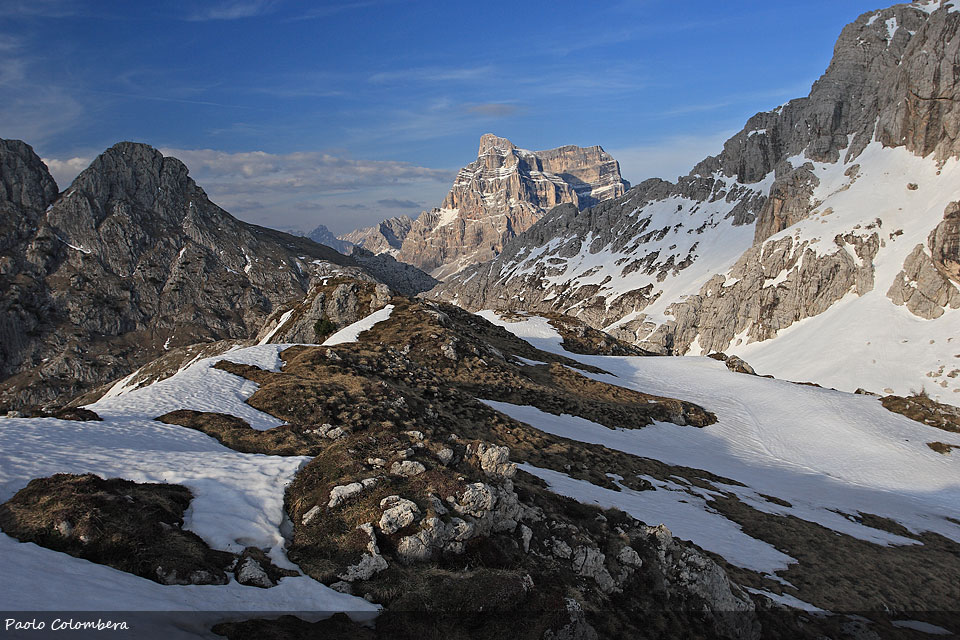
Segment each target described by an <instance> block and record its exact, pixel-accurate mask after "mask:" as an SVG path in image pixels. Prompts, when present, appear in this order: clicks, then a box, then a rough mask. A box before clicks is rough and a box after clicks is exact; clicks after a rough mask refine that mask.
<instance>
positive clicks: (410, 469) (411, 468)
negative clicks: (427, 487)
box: [390, 460, 427, 478]
mask: <svg viewBox="0 0 960 640" xmlns="http://www.w3.org/2000/svg"><path fill="white" fill-rule="evenodd" d="M426 470H427V468H426V467H424V466H423V464H422V463H420V462H417V461H415V460H403V461H402V462H394V463H393V464H392V465H390V474H391V475H394V476H402V477H404V478H412V477H414V476H418V475H420V474H421V473H423V472H424V471H426Z"/></svg>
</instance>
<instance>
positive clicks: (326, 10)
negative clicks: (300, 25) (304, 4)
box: [289, 0, 401, 20]
mask: <svg viewBox="0 0 960 640" xmlns="http://www.w3.org/2000/svg"><path fill="white" fill-rule="evenodd" d="M400 1H401V0H353V1H352V2H326V3H324V5H323V6H320V7H313V8H311V9H308V10H307V11H305V12H303V13H300V14H297V15H295V16H293V17H292V18H289V19H290V20H315V19H317V18H326V17H329V16H332V15H335V14H338V13H343V12H344V11H354V10H357V9H366V8H368V7H379V6H383V5H388V4H396V3H397V2H400Z"/></svg>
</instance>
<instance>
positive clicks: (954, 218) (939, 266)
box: [887, 202, 960, 319]
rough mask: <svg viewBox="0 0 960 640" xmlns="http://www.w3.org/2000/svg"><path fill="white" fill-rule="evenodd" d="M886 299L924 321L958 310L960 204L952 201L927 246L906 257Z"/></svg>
mask: <svg viewBox="0 0 960 640" xmlns="http://www.w3.org/2000/svg"><path fill="white" fill-rule="evenodd" d="M887 297H888V298H890V300H891V301H892V302H893V303H894V304H896V305H906V307H907V309H909V310H910V312H911V313H913V314H914V315H916V316H920V317H921V318H926V319H932V318H939V317H940V316H942V315H943V313H944V309H946V308H947V307H952V308H954V309H960V203H957V202H951V203H950V204H949V205H948V206H947V208H946V210H945V211H944V213H943V222H941V223H940V224H938V225H937V226H936V227H934V229H933V231H931V232H930V235H929V236H928V238H927V246H926V247H924V246H923V245H922V244H918V245H917V246H916V247H915V248H914V250H913V251H912V252H911V253H910V255H909V256H907V259H906V260H905V261H904V263H903V270H902V271H901V272H900V273H899V274H898V275H897V277H896V278H895V279H894V281H893V284H892V285H891V286H890V289H889V290H888V291H887Z"/></svg>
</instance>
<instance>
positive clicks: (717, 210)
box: [429, 2, 960, 353]
mask: <svg viewBox="0 0 960 640" xmlns="http://www.w3.org/2000/svg"><path fill="white" fill-rule="evenodd" d="M938 7H939V5H938V4H936V3H933V4H931V3H928V2H915V3H913V4H900V5H896V6H893V7H890V8H888V9H883V10H881V11H875V12H871V13H868V14H864V15H863V16H860V17H859V18H858V19H857V20H856V21H854V22H853V23H852V24H850V25H848V26H847V27H846V28H844V30H843V32H842V33H841V35H840V37H839V39H838V41H837V44H836V48H835V50H834V56H833V59H832V61H831V63H830V66H829V67H828V69H827V70H826V72H825V73H824V74H823V76H822V77H821V78H820V79H819V80H818V81H817V82H816V83H815V84H814V85H813V87H812V89H811V91H810V94H809V96H807V97H805V98H800V99H796V100H791V101H790V102H788V103H787V104H785V105H782V106H781V107H778V108H776V109H774V110H772V111H769V112H764V113H758V114H756V115H755V116H753V117H752V118H750V119H749V120H748V121H747V123H746V126H745V127H744V128H743V130H742V131H741V132H739V133H738V134H736V135H735V136H733V137H732V138H731V139H730V140H728V141H727V142H726V143H725V144H724V148H723V151H722V152H721V153H720V154H718V155H717V156H714V157H709V158H707V159H705V160H704V161H702V162H701V163H699V164H698V165H697V166H696V167H694V169H693V170H692V171H691V172H690V174H689V175H687V176H684V177H681V178H679V179H678V181H677V182H676V183H675V184H674V183H670V182H665V181H663V180H659V179H650V180H647V181H645V182H643V183H641V184H639V185H637V186H635V187H634V188H633V189H631V190H630V191H629V192H627V193H626V194H624V195H623V196H621V197H619V198H615V199H613V200H609V201H606V202H603V203H601V204H599V205H597V206H594V207H592V208H590V209H587V210H585V211H582V212H581V211H578V210H577V208H576V207H575V206H571V205H569V204H563V205H560V206H557V207H555V208H554V209H553V210H551V211H550V212H549V213H548V214H547V215H546V216H545V217H544V218H543V219H541V220H540V221H539V222H537V223H536V224H534V225H533V226H532V227H531V228H530V229H528V230H527V231H526V232H523V233H521V234H520V235H518V236H517V237H516V238H514V239H512V240H510V241H508V242H507V243H506V244H505V245H504V247H503V250H502V252H501V254H500V255H499V256H498V257H497V258H495V259H493V260H491V261H489V262H487V263H484V264H481V265H478V266H475V267H470V268H467V269H465V270H463V271H461V272H460V273H458V274H456V275H455V276H452V277H451V278H449V279H447V280H446V281H445V282H444V283H443V284H441V285H439V286H438V287H436V288H435V289H434V290H433V291H431V292H430V294H429V295H430V296H431V297H436V298H441V299H445V300H448V301H451V302H455V303H456V304H458V305H460V306H462V307H464V308H467V309H470V310H478V309H498V310H529V311H561V312H564V313H568V314H570V315H573V316H576V317H578V318H580V319H581V320H583V321H584V322H586V323H587V324H589V325H591V326H593V327H596V328H598V329H606V330H608V331H609V332H610V333H612V334H613V335H614V336H616V337H618V338H620V339H622V340H626V341H629V342H635V343H637V344H639V345H640V346H642V347H644V348H645V349H648V350H651V351H656V352H660V353H685V352H686V351H687V350H688V349H689V348H690V346H691V345H694V344H699V346H700V347H701V348H702V349H703V352H704V353H706V352H707V351H711V350H723V349H725V348H728V347H730V346H731V343H732V342H734V341H735V337H736V340H749V341H754V340H766V339H769V338H772V337H774V336H776V335H777V332H778V331H779V330H780V329H783V328H785V327H787V326H790V325H791V324H793V323H794V322H797V321H798V320H801V319H803V318H807V317H811V316H814V315H817V314H820V313H822V312H823V311H825V310H826V309H828V308H829V307H830V306H831V305H832V304H833V303H834V302H836V301H837V300H839V299H840V298H842V297H843V296H844V295H846V294H847V293H848V292H850V291H853V292H855V293H856V294H858V295H863V294H864V293H866V292H868V291H871V290H872V289H873V288H874V277H875V274H874V269H873V264H872V260H873V259H874V257H875V256H876V255H877V252H878V250H879V249H880V246H881V245H882V244H883V242H884V241H885V237H886V235H887V234H886V232H885V233H884V234H882V236H883V237H881V234H880V232H879V230H878V229H879V227H880V222H879V221H877V222H876V223H871V224H865V225H863V227H864V228H861V225H859V224H858V225H857V226H856V227H853V226H851V228H850V229H848V230H846V231H844V232H843V233H841V234H839V235H837V237H836V238H826V237H825V238H821V240H822V242H821V244H820V245H818V246H817V247H812V246H809V245H807V246H805V245H804V241H802V240H799V239H795V238H784V237H782V236H783V234H780V235H779V236H777V238H771V236H773V235H774V234H777V233H778V232H780V231H783V230H784V229H787V228H790V227H791V226H792V225H795V224H796V223H797V222H799V221H802V220H805V219H807V218H809V217H810V216H812V215H816V214H819V215H821V216H822V217H825V216H828V215H830V214H831V213H832V211H831V210H830V209H824V208H823V206H822V203H821V202H818V201H817V200H816V199H815V198H814V193H815V190H816V189H818V188H820V187H821V181H820V178H818V176H817V171H819V169H817V168H816V165H815V164H814V163H837V162H844V163H847V164H849V167H848V168H847V173H846V178H847V182H846V184H844V185H841V186H840V187H839V190H840V191H842V190H845V189H848V188H849V187H850V185H852V184H853V183H854V182H855V181H856V180H858V179H863V178H862V175H861V170H860V166H859V165H858V164H855V163H856V161H857V159H858V158H859V157H860V155H861V154H862V152H863V150H864V149H865V148H866V147H867V145H868V144H870V142H871V141H874V140H878V141H880V142H882V143H883V144H884V145H887V146H902V147H904V148H905V149H907V150H908V151H910V152H912V153H914V154H917V155H928V154H932V155H931V157H933V158H936V159H938V160H942V159H944V158H946V157H951V156H955V155H957V153H958V152H960V146H958V144H960V143H958V142H957V140H958V136H957V133H958V130H960V128H958V126H960V120H958V117H960V116H958V111H957V107H956V104H957V95H956V94H957V82H960V80H958V77H957V74H956V73H955V70H954V69H953V67H952V66H951V65H952V62H951V61H953V60H955V58H956V56H957V52H958V50H960V14H958V13H957V12H950V11H948V10H947V8H938ZM870 179H878V180H882V179H883V178H882V177H880V176H872V177H871V178H870ZM912 188H913V189H916V186H915V185H914V186H913V187H912ZM838 192H839V191H838ZM744 225H753V226H754V227H753V246H752V247H751V246H750V244H749V242H744V243H743V245H741V246H740V247H738V248H737V249H736V252H735V253H733V252H731V254H730V257H729V261H728V262H726V265H733V266H732V268H730V269H729V271H726V272H725V273H724V274H723V275H714V274H715V273H716V272H715V271H710V270H707V269H713V268H715V267H709V266H707V267H701V266H699V265H700V264H702V263H705V262H706V261H705V260H704V256H707V255H709V256H710V259H711V260H715V256H716V255H717V252H718V251H723V250H724V247H727V246H730V245H729V242H728V241H727V240H725V238H729V237H741V236H739V232H737V231H736V229H737V227H742V226H744ZM958 225H960V223H958V222H957V218H956V214H955V213H954V214H951V215H948V216H947V217H945V220H944V222H943V223H942V224H941V225H940V226H939V227H937V230H935V231H934V233H933V235H932V236H931V240H930V241H929V242H928V247H927V254H926V255H927V259H926V262H924V261H922V260H919V259H914V260H913V261H912V262H911V264H910V265H905V275H904V278H905V279H902V282H901V283H900V284H899V285H895V286H894V288H893V289H891V294H890V295H891V298H894V299H897V300H901V301H903V302H905V303H907V304H908V308H910V305H911V304H912V305H913V308H914V309H917V311H915V312H918V313H921V314H926V315H930V316H931V317H933V315H935V314H936V311H935V309H937V308H939V309H942V308H943V306H944V304H952V303H951V302H950V300H952V298H951V297H950V296H952V295H953V294H952V293H951V291H953V289H950V288H949V287H948V286H947V285H946V284H945V283H948V282H950V281H952V282H957V274H958V271H960V262H958V257H960V256H958V248H957V247H958V243H960V241H958V240H957V237H958V233H957V227H958ZM721 239H723V240H721ZM831 240H832V244H831ZM824 245H826V246H827V247H829V249H824ZM734 246H735V245H734ZM931 251H932V252H933V253H931ZM603 254H606V255H603ZM738 255H739V258H737V256H738ZM585 262H590V263H594V264H602V265H603V266H602V267H600V266H598V267H594V268H593V270H586V269H585V268H581V267H580V265H581V264H583V263H585ZM921 263H923V264H925V265H926V267H925V268H923V269H921V266H922V265H921ZM726 265H725V266H724V267H723V269H727V268H728V266H726ZM907 267H909V268H907ZM691 274H694V275H691ZM934 274H939V276H938V277H935V276H934ZM711 276H712V277H711ZM918 277H919V278H920V279H921V280H922V281H923V282H924V284H923V285H921V293H916V294H911V292H910V291H906V290H904V289H903V287H905V286H906V287H910V288H911V289H912V287H913V285H912V284H909V283H911V282H914V281H915V279H916V278H918ZM625 282H630V283H636V284H635V285H633V286H634V288H632V289H627V288H626V286H625V285H623V283H625ZM673 282H684V283H685V284H683V285H682V287H683V288H678V287H676V286H672V285H671V283H673ZM917 282H919V281H917ZM690 283H695V285H692V284H690ZM905 283H906V284H905ZM880 286H883V287H884V288H886V287H888V286H889V283H887V282H884V283H880ZM895 289H896V290H897V291H899V293H898V292H897V291H895ZM912 290H913V289H912ZM664 295H666V296H670V297H669V298H667V299H661V297H662V296H664ZM911 296H912V297H911ZM908 300H913V302H907V301H908ZM653 304H656V305H657V309H658V311H657V315H656V318H657V319H656V320H653V319H651V318H648V317H647V316H646V315H645V313H644V311H645V310H646V309H647V308H648V307H649V306H651V305H653ZM664 309H665V310H666V312H667V313H668V314H672V315H673V319H672V320H666V321H664V320H663V319H660V318H661V316H660V315H659V314H660V312H662V311H663V310H664ZM921 309H922V310H921ZM926 315H925V317H926ZM744 332H746V333H744ZM737 336H739V337H737Z"/></svg>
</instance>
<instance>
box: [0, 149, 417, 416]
mask: <svg viewBox="0 0 960 640" xmlns="http://www.w3.org/2000/svg"><path fill="white" fill-rule="evenodd" d="M0 181H2V183H3V185H4V189H3V192H2V194H0V196H2V198H3V200H2V202H0V206H2V208H3V227H4V229H3V230H4V233H3V240H2V244H0V284H2V289H3V292H4V295H3V299H2V302H0V338H2V340H0V356H2V357H0V407H2V408H4V411H8V410H11V409H13V410H20V409H23V408H26V407H34V406H38V405H48V404H50V403H62V402H64V401H65V400H66V399H69V397H71V396H74V395H77V394H80V393H83V392H86V391H89V390H91V389H92V388H94V387H96V386H98V385H100V384H103V383H106V382H108V381H110V380H114V379H116V378H117V377H122V376H124V375H127V374H128V373H130V372H131V371H133V370H134V369H135V368H137V367H138V366H140V365H142V364H145V363H146V362H149V361H150V360H153V359H154V358H156V357H157V356H159V355H161V354H162V353H164V352H166V351H168V350H170V349H176V348H178V347H184V346H186V345H191V344H195V343H198V342H209V341H220V340H244V339H250V338H252V337H253V336H254V335H255V334H256V333H257V331H258V330H259V329H260V326H261V324H262V323H263V321H264V320H265V319H266V318H267V316H269V315H270V314H271V312H273V310H274V309H275V308H276V307H277V306H278V305H281V304H284V303H287V302H289V301H291V300H295V299H300V298H302V297H303V295H304V294H305V293H306V292H307V291H308V289H309V287H310V283H311V281H312V280H313V279H315V278H316V277H317V275H318V274H322V273H324V272H325V271H326V270H328V269H330V268H331V267H343V268H348V269H353V271H354V272H355V273H356V274H358V275H360V274H372V273H376V274H378V275H377V276H373V275H370V276H369V277H372V278H379V279H383V280H385V281H387V282H390V283H391V284H392V285H393V286H394V287H396V288H397V289H398V290H400V291H404V290H405V291H408V292H413V291H419V290H422V289H424V288H428V287H429V286H431V285H432V284H433V283H435V281H432V280H430V279H429V278H428V277H427V276H426V274H423V273H420V272H419V271H417V270H416V269H414V268H413V267H410V266H408V265H398V264H397V263H396V261H393V260H392V259H391V260H385V259H381V258H375V257H374V256H371V255H369V254H367V255H366V256H362V257H358V258H350V257H347V256H344V255H341V254H339V253H337V252H336V251H333V250H332V249H330V248H328V247H326V246H323V245H319V244H316V243H314V242H312V241H310V240H307V239H305V238H299V237H295V236H291V235H289V234H286V233H281V232H279V231H274V230H272V229H266V228H263V227H257V226H254V225H250V224H247V223H245V222H241V221H239V220H237V219H236V218H234V217H233V216H231V215H230V214H229V213H227V212H226V211H224V210H223V209H221V208H220V207H218V206H217V205H215V204H213V203H212V202H210V200H209V199H208V198H207V196H206V194H205V193H204V191H203V189H201V188H200V187H199V186H197V184H196V183H195V182H194V181H193V180H192V179H191V178H190V176H189V175H188V173H187V168H186V167H185V166H184V165H183V163H181V162H180V161H179V160H177V159H176V158H167V157H164V156H163V155H162V154H161V153H160V152H159V151H157V150H156V149H153V148H152V147H149V146H147V145H143V144H134V143H128V142H124V143H120V144H117V145H115V146H114V147H111V148H110V149H108V150H107V151H105V152H104V153H103V154H101V155H100V156H99V157H97V158H96V160H94V161H93V163H92V164H91V165H90V167H89V168H88V169H86V170H84V171H83V172H82V173H81V174H80V175H79V176H77V178H76V180H74V182H73V184H71V185H70V187H69V188H68V189H67V190H66V191H64V192H63V193H59V191H58V189H57V186H56V184H55V183H54V181H53V178H51V176H50V174H49V172H48V171H47V168H46V166H45V165H44V164H43V163H42V162H41V161H40V158H38V157H37V155H36V154H35V153H34V152H33V150H32V149H31V148H30V147H29V146H28V145H26V144H24V143H22V142H19V141H2V142H0ZM358 260H365V261H366V266H361V264H360V262H359V261H358ZM390 262H392V264H388V263H390ZM411 272H416V274H417V275H413V274H411ZM378 281H379V280H378ZM418 287H419V288H418Z"/></svg>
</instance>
